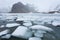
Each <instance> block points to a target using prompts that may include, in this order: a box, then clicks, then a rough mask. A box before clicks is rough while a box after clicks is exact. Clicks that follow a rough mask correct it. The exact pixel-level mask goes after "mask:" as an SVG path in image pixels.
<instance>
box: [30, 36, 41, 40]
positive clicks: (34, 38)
mask: <svg viewBox="0 0 60 40" xmlns="http://www.w3.org/2000/svg"><path fill="white" fill-rule="evenodd" d="M29 40H41V38H38V37H31V38H29Z"/></svg>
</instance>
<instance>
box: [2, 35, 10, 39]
mask: <svg viewBox="0 0 60 40" xmlns="http://www.w3.org/2000/svg"><path fill="white" fill-rule="evenodd" d="M10 37H11V34H6V35H5V36H2V37H1V38H6V39H9V38H10Z"/></svg>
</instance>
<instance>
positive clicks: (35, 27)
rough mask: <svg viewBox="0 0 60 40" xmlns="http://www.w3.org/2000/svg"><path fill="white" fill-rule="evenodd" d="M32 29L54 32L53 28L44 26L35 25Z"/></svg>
mask: <svg viewBox="0 0 60 40" xmlns="http://www.w3.org/2000/svg"><path fill="white" fill-rule="evenodd" d="M30 28H31V29H37V30H44V31H53V29H52V28H49V27H46V26H42V25H34V26H31V27H30Z"/></svg>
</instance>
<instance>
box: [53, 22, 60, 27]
mask: <svg viewBox="0 0 60 40" xmlns="http://www.w3.org/2000/svg"><path fill="white" fill-rule="evenodd" d="M52 25H54V26H58V25H60V21H53V23H52Z"/></svg>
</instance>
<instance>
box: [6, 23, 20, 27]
mask: <svg viewBox="0 0 60 40" xmlns="http://www.w3.org/2000/svg"><path fill="white" fill-rule="evenodd" d="M19 25H20V24H18V23H9V24H7V25H6V27H15V26H19Z"/></svg>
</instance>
